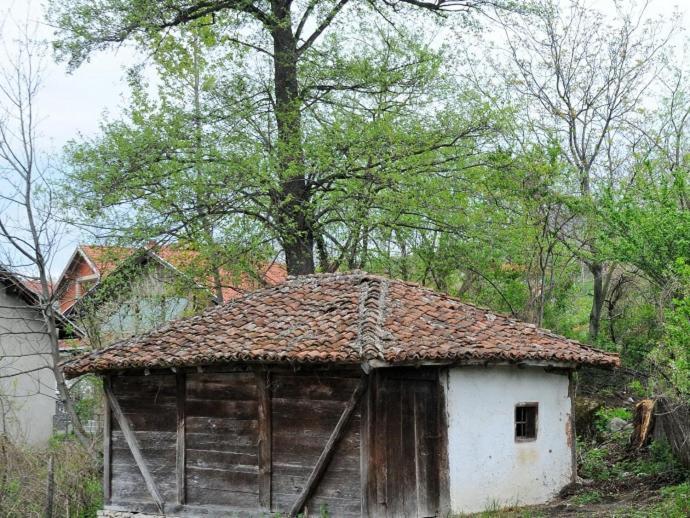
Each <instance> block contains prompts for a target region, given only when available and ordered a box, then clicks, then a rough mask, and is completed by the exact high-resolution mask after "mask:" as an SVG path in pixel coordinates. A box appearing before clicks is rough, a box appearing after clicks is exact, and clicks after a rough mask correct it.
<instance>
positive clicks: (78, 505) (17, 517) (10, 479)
mask: <svg viewBox="0 0 690 518" xmlns="http://www.w3.org/2000/svg"><path fill="white" fill-rule="evenodd" d="M51 456H52V457H53V466H54V481H55V485H54V497H53V516H61V517H65V518H91V517H94V516H96V511H97V510H98V509H100V508H101V507H102V504H103V502H102V489H101V475H100V466H99V464H98V462H96V461H94V460H93V459H92V458H91V456H90V455H89V454H88V453H87V452H86V451H84V449H83V448H82V447H81V446H80V445H79V444H77V443H76V442H75V441H73V440H71V439H69V438H68V439H61V440H58V439H55V440H53V441H51V443H50V445H49V446H48V447H47V448H44V449H35V448H28V447H19V446H17V445H14V444H12V443H11V442H9V441H8V440H7V439H6V438H4V437H2V436H0V516H2V517H3V518H24V517H39V516H43V515H44V513H45V509H46V503H47V499H46V480H47V477H48V459H49V458H50V457H51Z"/></svg>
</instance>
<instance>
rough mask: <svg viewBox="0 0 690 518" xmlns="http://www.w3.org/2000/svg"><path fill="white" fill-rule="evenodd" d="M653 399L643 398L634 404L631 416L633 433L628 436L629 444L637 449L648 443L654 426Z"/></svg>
mask: <svg viewBox="0 0 690 518" xmlns="http://www.w3.org/2000/svg"><path fill="white" fill-rule="evenodd" d="M654 406H655V401H654V400H653V399H643V400H642V401H640V402H639V403H637V404H636V405H635V412H634V416H633V433H632V435H631V437H630V445H631V446H632V447H633V448H636V449H639V448H642V447H643V446H646V445H647V444H649V441H650V439H651V437H652V430H653V428H654Z"/></svg>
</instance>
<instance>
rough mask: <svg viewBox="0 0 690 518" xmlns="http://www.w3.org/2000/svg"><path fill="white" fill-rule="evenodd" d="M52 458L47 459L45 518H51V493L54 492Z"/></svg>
mask: <svg viewBox="0 0 690 518" xmlns="http://www.w3.org/2000/svg"><path fill="white" fill-rule="evenodd" d="M54 475H55V473H54V470H53V456H52V455H51V456H50V457H48V480H47V481H46V512H45V517H46V518H53V492H54Z"/></svg>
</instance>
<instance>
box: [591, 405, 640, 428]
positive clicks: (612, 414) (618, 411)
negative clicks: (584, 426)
mask: <svg viewBox="0 0 690 518" xmlns="http://www.w3.org/2000/svg"><path fill="white" fill-rule="evenodd" d="M616 417H618V418H620V419H623V420H624V421H631V420H632V412H631V411H630V409H628V408H624V407H618V408H607V407H602V408H600V409H599V410H597V412H596V414H595V418H594V426H595V428H596V429H597V431H598V432H599V433H606V432H608V425H609V423H610V422H611V420H612V419H614V418H616Z"/></svg>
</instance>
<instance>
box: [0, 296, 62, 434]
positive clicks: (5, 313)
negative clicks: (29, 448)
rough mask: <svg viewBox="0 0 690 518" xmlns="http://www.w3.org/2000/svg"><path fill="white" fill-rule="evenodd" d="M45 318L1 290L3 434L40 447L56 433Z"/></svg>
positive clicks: (0, 430) (0, 403) (0, 423)
mask: <svg viewBox="0 0 690 518" xmlns="http://www.w3.org/2000/svg"><path fill="white" fill-rule="evenodd" d="M51 363H52V360H51V355H50V341H49V338H48V335H47V334H45V330H44V325H43V322H42V321H41V317H40V313H39V312H38V311H36V310H35V309H31V308H29V307H27V306H26V302H24V301H23V300H22V299H21V298H19V297H17V296H14V295H10V294H9V293H7V291H6V290H5V288H4V287H3V286H1V285H0V433H1V434H7V435H8V436H9V437H10V438H12V439H13V440H15V441H20V442H27V443H29V444H34V445H39V444H44V443H45V442H47V440H48V438H49V437H50V436H51V434H52V431H53V415H54V414H55V378H54V376H53V372H52V370H51V369H50V366H51Z"/></svg>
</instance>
